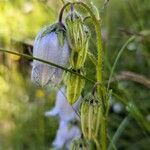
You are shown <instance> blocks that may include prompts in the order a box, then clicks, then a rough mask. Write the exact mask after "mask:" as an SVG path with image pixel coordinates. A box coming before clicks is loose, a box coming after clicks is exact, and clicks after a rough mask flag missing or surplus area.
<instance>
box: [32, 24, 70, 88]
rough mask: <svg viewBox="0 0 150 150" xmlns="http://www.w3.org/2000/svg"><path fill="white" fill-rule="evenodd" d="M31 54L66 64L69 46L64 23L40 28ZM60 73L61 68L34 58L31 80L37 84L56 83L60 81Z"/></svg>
mask: <svg viewBox="0 0 150 150" xmlns="http://www.w3.org/2000/svg"><path fill="white" fill-rule="evenodd" d="M33 56H34V57H37V58H40V59H43V60H45V61H50V62H52V63H55V64H58V65H61V66H66V65H67V63H68V60H69V46H68V42H67V40H66V29H65V27H64V25H62V24H60V23H56V24H53V25H52V26H48V27H45V28H44V29H42V31H40V32H39V34H38V35H37V37H36V38H35V42H34V46H33ZM62 73H63V71H62V70H61V69H58V68H56V67H53V66H50V65H48V64H45V63H43V62H40V61H37V60H34V61H33V66H32V74H31V80H32V82H33V83H35V84H37V85H39V86H45V85H47V84H48V83H52V84H53V85H57V84H59V83H60V82H61V79H62Z"/></svg>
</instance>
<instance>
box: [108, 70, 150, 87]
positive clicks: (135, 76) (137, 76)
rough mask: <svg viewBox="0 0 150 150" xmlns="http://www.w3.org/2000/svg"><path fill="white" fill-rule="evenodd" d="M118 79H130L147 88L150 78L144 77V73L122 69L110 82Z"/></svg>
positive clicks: (149, 84) (149, 85)
mask: <svg viewBox="0 0 150 150" xmlns="http://www.w3.org/2000/svg"><path fill="white" fill-rule="evenodd" d="M118 80H131V81H134V82H137V83H140V84H142V85H144V86H146V87H148V88H150V79H148V78H146V77H145V76H144V75H141V74H137V73H134V72H130V71H122V72H121V73H120V74H119V75H117V76H116V77H115V78H114V79H112V80H111V81H110V82H111V83H112V82H115V81H118Z"/></svg>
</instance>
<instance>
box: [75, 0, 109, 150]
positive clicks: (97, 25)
mask: <svg viewBox="0 0 150 150" xmlns="http://www.w3.org/2000/svg"><path fill="white" fill-rule="evenodd" d="M73 4H74V5H76V4H78V5H81V6H82V7H83V8H85V9H86V10H87V12H88V13H89V14H90V16H91V18H92V20H93V23H94V25H95V31H96V36H97V54H98V61H97V67H96V79H97V82H99V83H102V81H103V78H102V71H103V45H102V35H101V24H100V22H99V20H98V19H97V18H96V16H95V15H94V13H93V12H92V11H91V9H90V8H89V7H88V5H86V4H85V3H82V2H74V3H73ZM97 93H98V97H100V99H101V100H102V101H104V100H103V92H102V87H101V86H100V85H98V86H97ZM102 104H104V103H102ZM103 110H104V106H102V107H101V118H100V119H101V127H100V128H101V129H100V135H101V147H102V150H106V148H107V146H106V145H107V121H106V115H105V112H103Z"/></svg>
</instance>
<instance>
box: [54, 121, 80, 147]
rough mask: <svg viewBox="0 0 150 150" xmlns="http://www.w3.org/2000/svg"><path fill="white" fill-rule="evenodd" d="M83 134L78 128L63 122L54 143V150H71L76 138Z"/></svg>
mask: <svg viewBox="0 0 150 150" xmlns="http://www.w3.org/2000/svg"><path fill="white" fill-rule="evenodd" d="M80 136H81V132H80V129H79V127H78V126H76V125H73V124H72V125H71V124H70V123H68V122H66V121H61V122H60V125H59V129H58V131H57V135H56V138H55V140H54V142H53V147H54V149H63V148H65V149H66V150H69V149H70V146H71V142H72V140H73V139H74V138H77V137H80Z"/></svg>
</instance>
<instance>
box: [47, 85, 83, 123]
mask: <svg viewBox="0 0 150 150" xmlns="http://www.w3.org/2000/svg"><path fill="white" fill-rule="evenodd" d="M65 91H66V90H65V87H62V88H61V89H60V90H59V91H58V92H57V96H56V104H55V107H54V108H53V109H52V110H50V111H47V112H46V113H45V116H56V115H58V116H59V117H60V120H61V121H66V122H69V121H73V120H79V117H78V115H77V113H76V112H78V110H79V107H80V103H81V97H79V99H78V101H77V102H76V103H75V104H74V105H72V106H71V105H70V104H69V103H68V101H67V99H66V97H65ZM63 93H64V94H63ZM75 111H76V112H75Z"/></svg>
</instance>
